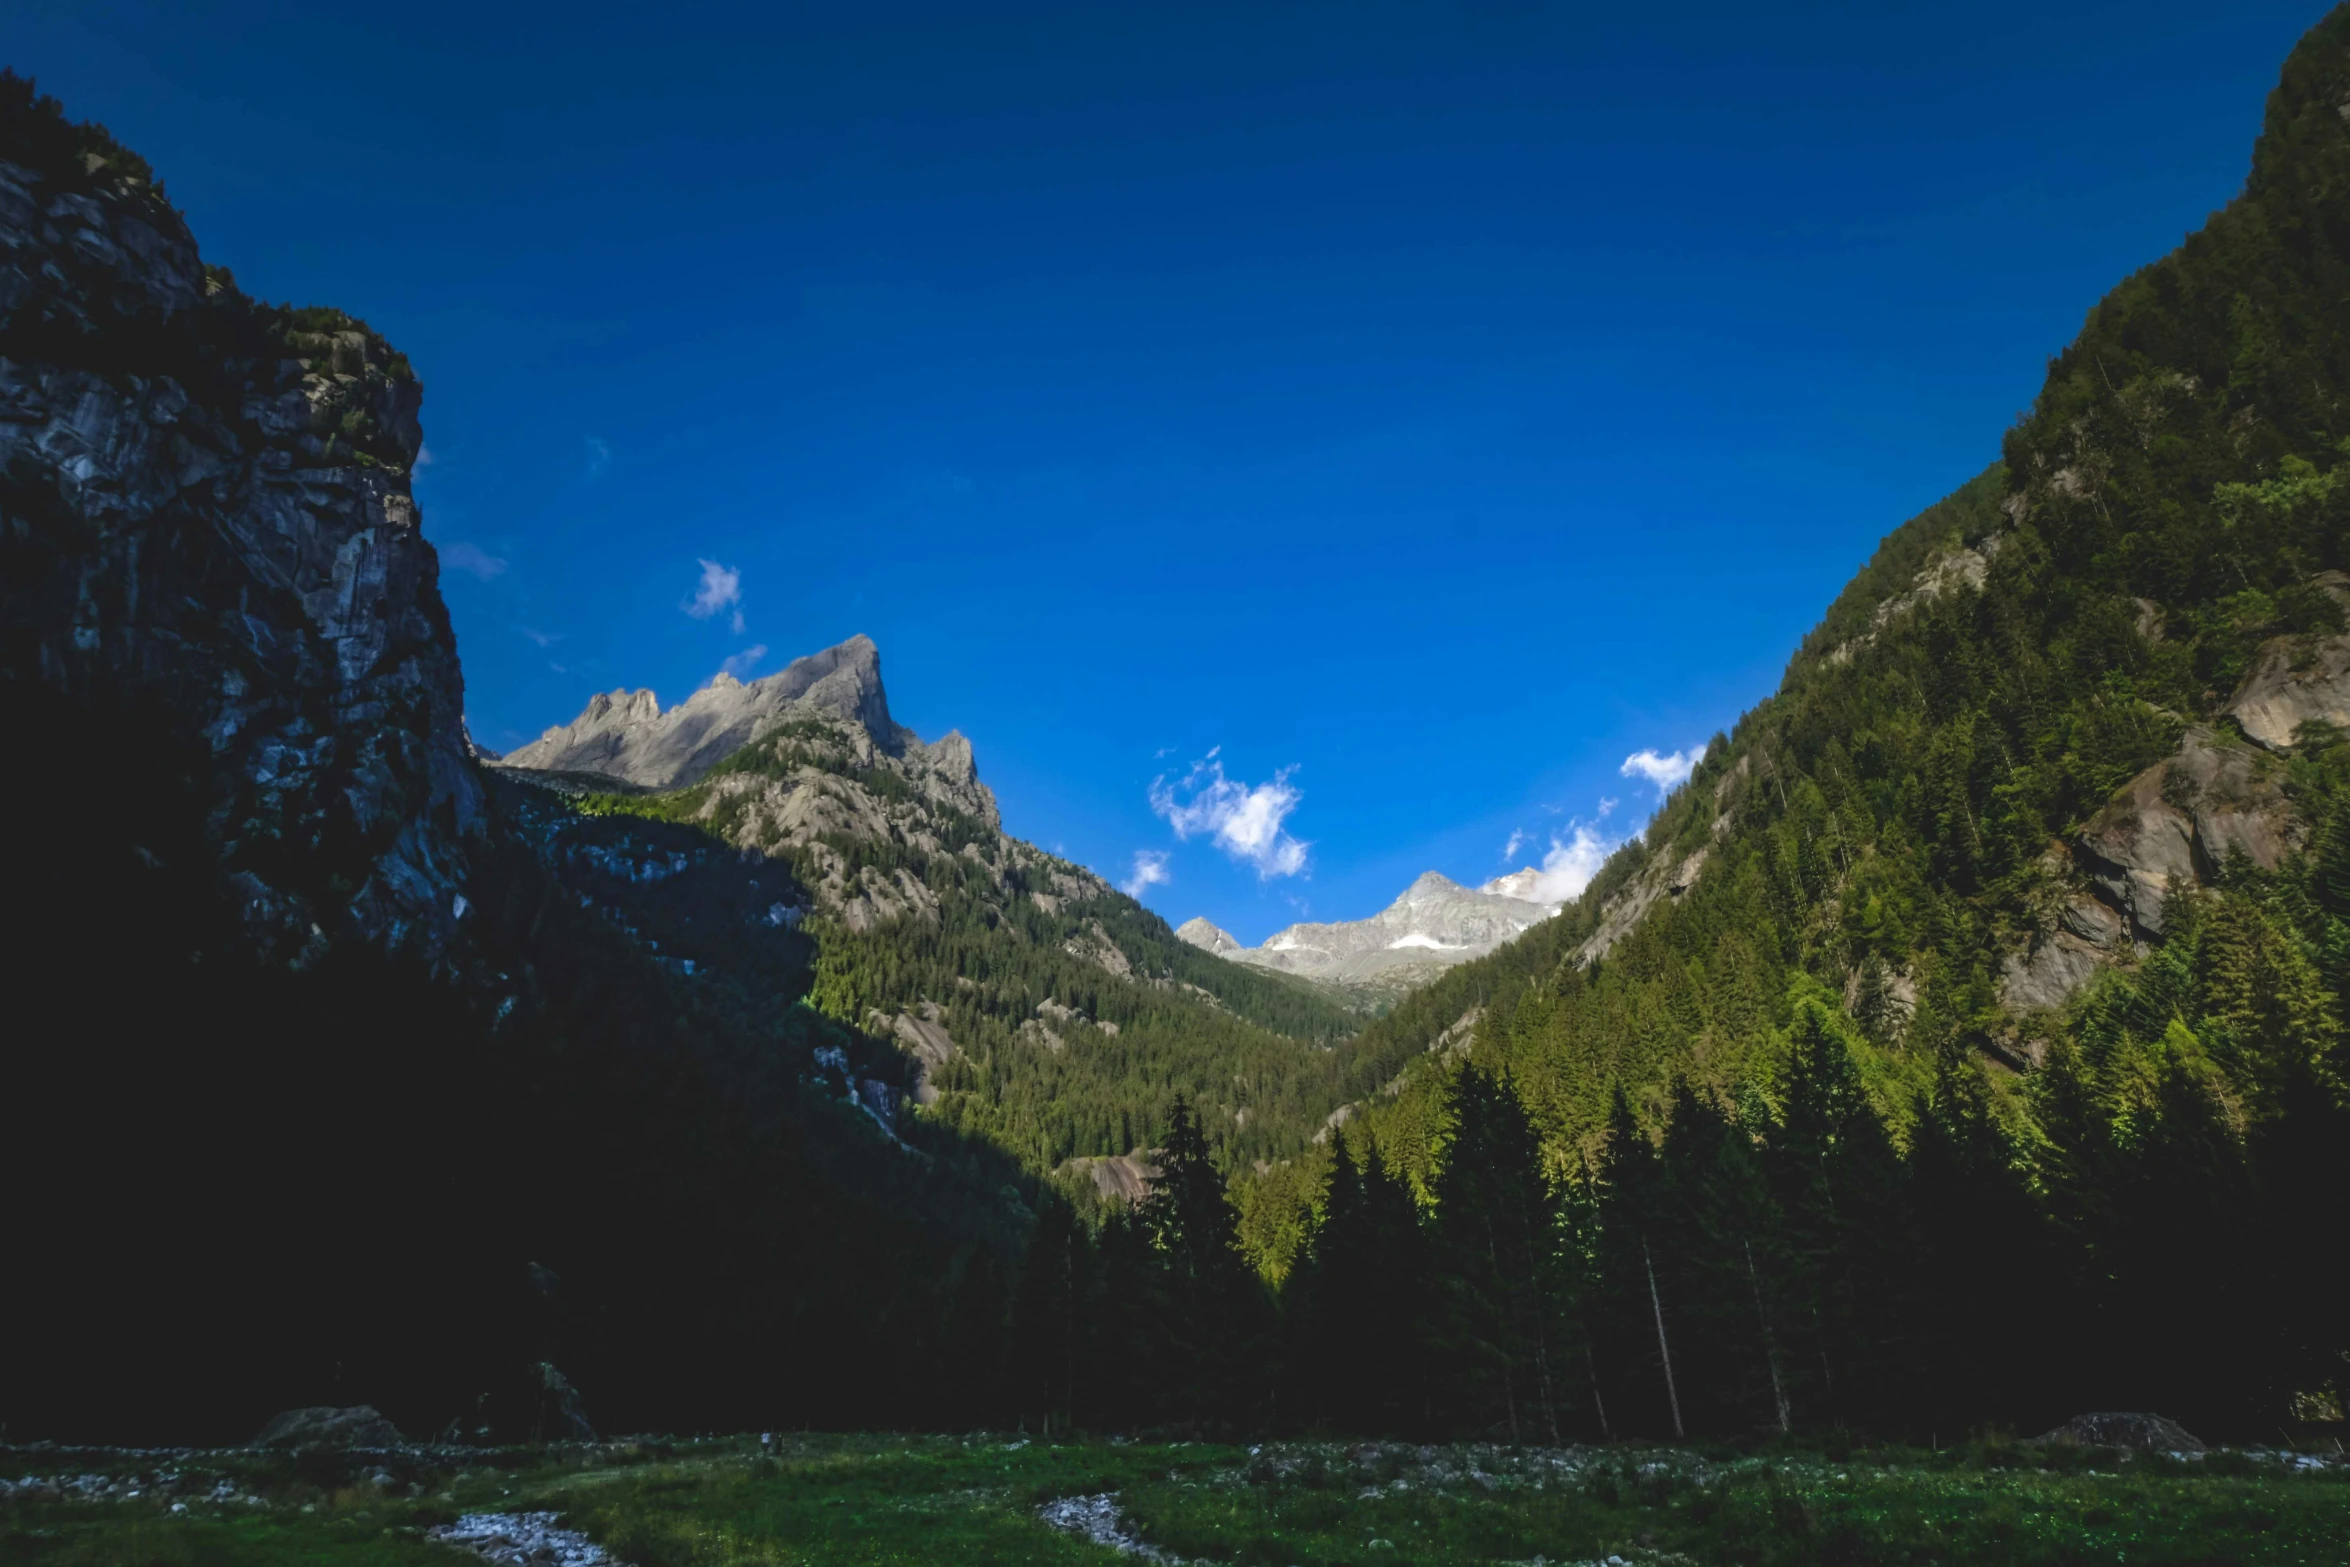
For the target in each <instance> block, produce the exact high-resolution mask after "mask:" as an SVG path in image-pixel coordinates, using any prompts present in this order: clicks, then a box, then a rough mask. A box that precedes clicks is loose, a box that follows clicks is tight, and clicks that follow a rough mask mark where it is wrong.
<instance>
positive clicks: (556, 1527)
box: [430, 1513, 626, 1567]
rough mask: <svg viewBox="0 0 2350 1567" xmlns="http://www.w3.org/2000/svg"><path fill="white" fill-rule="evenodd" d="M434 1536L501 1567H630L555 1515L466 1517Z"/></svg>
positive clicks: (477, 1514) (509, 1514)
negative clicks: (564, 1524)
mask: <svg viewBox="0 0 2350 1567" xmlns="http://www.w3.org/2000/svg"><path fill="white" fill-rule="evenodd" d="M430 1537H431V1538H432V1539H435V1540H439V1541H442V1542H443V1543H445V1544H449V1545H454V1546H457V1547H458V1548H460V1549H462V1550H468V1551H471V1552H472V1553H473V1554H474V1555H476V1556H479V1557H481V1558H482V1559H483V1560H484V1561H491V1562H496V1563H498V1564H499V1567H626V1564H625V1563H622V1562H620V1561H618V1560H616V1559H615V1558H613V1557H611V1556H608V1555H606V1554H605V1553H604V1548H603V1547H602V1546H600V1545H598V1544H597V1543H596V1542H595V1541H593V1540H591V1539H589V1538H588V1537H587V1536H586V1535H584V1534H581V1533H580V1532H579V1531H578V1530H576V1529H566V1528H564V1527H563V1526H562V1519H561V1518H560V1517H559V1516H558V1515H557V1514H554V1513H467V1514H466V1515H465V1516H464V1517H462V1518H460V1519H458V1520H457V1521H456V1522H455V1523H452V1524H443V1525H442V1526H441V1527H440V1528H438V1529H435V1530H433V1531H432V1532H431V1536H430Z"/></svg>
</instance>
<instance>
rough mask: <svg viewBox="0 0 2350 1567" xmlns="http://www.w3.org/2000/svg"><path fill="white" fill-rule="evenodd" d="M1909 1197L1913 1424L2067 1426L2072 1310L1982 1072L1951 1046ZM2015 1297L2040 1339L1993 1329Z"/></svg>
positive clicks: (1923, 1118) (1921, 1110)
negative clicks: (1914, 1279)
mask: <svg viewBox="0 0 2350 1567" xmlns="http://www.w3.org/2000/svg"><path fill="white" fill-rule="evenodd" d="M1910 1198H1911V1202H1912V1204H1913V1206H1914V1208H1915V1211H1916V1214H1917V1220H1918V1233H1919V1242H1920V1257H1919V1266H1920V1270H1921V1271H1920V1275H1919V1281H1918V1283H1919V1287H1918V1294H1917V1313H1918V1322H1919V1343H1918V1363H1919V1366H1920V1368H1921V1372H1922V1377H1921V1380H1920V1383H1919V1385H1918V1397H1917V1404H1918V1408H1917V1411H1916V1417H1915V1418H1922V1419H1923V1421H1924V1423H1925V1426H1926V1429H1927V1432H1928V1434H1929V1435H1935V1434H1944V1435H1952V1436H1955V1435H1957V1434H1959V1433H1960V1432H1963V1431H1965V1430H1966V1429H1968V1428H1969V1427H1970V1426H1972V1425H1975V1424H1979V1423H1982V1422H1984V1421H1987V1420H1988V1421H1996V1422H2003V1423H2013V1424H2016V1425H2018V1426H2020V1427H2022V1428H2023V1429H2027V1430H2039V1429H2045V1428H2046V1427H2047V1426H2049V1425H2053V1424H2055V1423H2056V1422H2057V1421H2059V1420H2061V1419H2063V1418H2065V1410H2066V1409H2067V1408H2068V1403H2067V1398H2066V1393H2065V1388H2064V1379H2065V1378H2066V1377H2067V1376H2068V1375H2069V1372H2068V1371H2067V1370H2066V1364H2067V1362H2068V1361H2069V1360H2070V1358H2071V1355H2072V1353H2073V1350H2074V1346H2075V1345H2076V1343H2077V1340H2078V1330H2077V1325H2076V1323H2075V1321H2074V1312H2073V1300H2072V1297H2071V1295H2070V1294H2069V1292H2068V1291H2067V1289H2066V1288H2065V1281H2064V1279H2063V1278H2062V1276H2061V1275H2060V1274H2058V1272H2057V1271H2056V1270H2055V1268H2054V1267H2053V1257H2052V1251H2051V1243H2052V1235H2051V1232H2050V1229H2049V1226H2048V1224H2047V1222H2046V1220H2045V1219H2044V1218H2043V1217H2042V1215H2041V1212H2040V1210H2039V1208H2038V1206H2037V1205H2036V1204H2035V1203H2034V1202H2033V1200H2032V1194H2031V1191H2030V1189H2029V1187H2028V1186H2027V1185H2026V1183H2025V1180H2024V1176H2023V1172H2022V1168H2021V1165H2020V1162H2019V1160H2018V1157H2017V1153H2016V1150H2015V1147H2014V1145H2013V1143H2012V1141H2011V1140H2010V1139H2009V1137H2008V1135H2007V1133H2006V1131H2005V1130H2004V1129H2003V1128H2002V1127H2001V1126H2000V1124H1999V1122H1998V1121H1997V1120H1996V1118H1995V1117H1994V1116H1993V1114H1992V1111H1991V1100H1990V1090H1989V1087H1988V1085H1987V1084H1986V1083H1985V1081H1984V1078H1983V1068H1982V1065H1981V1063H1980V1061H1979V1059H1978V1058H1977V1057H1976V1056H1975V1055H1974V1053H1973V1052H1972V1051H1971V1050H1969V1049H1967V1048H1966V1047H1965V1046H1964V1045H1962V1044H1959V1043H1958V1042H1956V1041H1955V1040H1954V1041H1952V1042H1950V1043H1948V1044H1946V1045H1945V1046H1944V1047H1943V1048H1942V1049H1941V1050H1940V1051H1939V1052H1938V1053H1937V1055H1936V1058H1935V1064H1934V1080H1933V1086H1932V1089H1931V1091H1930V1092H1928V1093H1927V1094H1925V1095H1923V1096H1921V1098H1920V1101H1919V1103H1918V1107H1917V1127H1916V1130H1915V1131H1914V1132H1913V1133H1912V1134H1911V1143H1910ZM2019 1299H2022V1300H2028V1301H2030V1302H2032V1303H2033V1306H2032V1311H2033V1316H2034V1318H2035V1323H2034V1330H2033V1331H2032V1332H2031V1333H2029V1334H2026V1335H2021V1336H2018V1335H2011V1334H2006V1333H2000V1332H1996V1331H1994V1330H1993V1328H1992V1324H1995V1323H1998V1322H2000V1321H2001V1320H2003V1318H2005V1317H2006V1316H2007V1315H2009V1314H2010V1313H2011V1312H2012V1310H2013V1307H2014V1303H2015V1302H2016V1301H2017V1300H2019Z"/></svg>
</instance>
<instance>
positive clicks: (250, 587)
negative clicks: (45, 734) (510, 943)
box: [0, 141, 482, 957]
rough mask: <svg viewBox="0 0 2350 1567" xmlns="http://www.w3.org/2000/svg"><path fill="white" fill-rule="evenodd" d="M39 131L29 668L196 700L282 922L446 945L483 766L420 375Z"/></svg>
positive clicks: (25, 270)
mask: <svg viewBox="0 0 2350 1567" xmlns="http://www.w3.org/2000/svg"><path fill="white" fill-rule="evenodd" d="M39 152H40V149H38V148H36V147H33V146H32V145H31V143H30V141H28V142H27V144H26V146H25V147H24V148H23V149H21V150H20V149H19V148H16V147H13V146H12V147H11V148H10V149H8V150H7V151H6V152H5V153H0V342H5V343H6V345H7V347H6V351H5V356H4V357H0V475H4V476H5V477H4V480H0V537H4V538H5V541H6V544H7V547H8V550H9V559H10V565H9V567H8V574H7V581H6V587H5V595H6V597H5V605H6V612H5V620H6V622H7V625H8V629H9V632H10V644H11V645H10V666H9V668H8V670H7V671H6V674H7V677H8V678H10V679H14V680H27V681H33V682H39V683H41V684H44V685H46V686H47V687H49V688H50V689H51V690H52V691H54V692H56V693H59V694H62V695H63V696H64V697H66V698H67V699H68V700H69V701H71V702H73V703H75V704H77V705H78V706H80V707H82V708H83V709H84V710H90V709H94V708H96V707H98V706H100V705H103V704H143V705H144V706H145V707H147V708H148V709H151V710H153V711H157V712H162V713H167V714H170V715H172V719H173V721H174V722H181V723H184V724H185V725H186V726H187V730H188V735H187V737H186V738H187V740H188V742H189V743H190V744H191V745H194V746H197V747H200V748H201V749H203V750H206V751H208V752H209V756H210V765H209V769H208V772H209V776H208V780H207V782H208V787H209V790H210V810H209V833H210V836H211V839H212V841H213V845H214V847H215V848H216V849H217V851H218V854H219V856H220V860H221V863H222V868H223V870H224V872H225V874H226V875H227V877H228V879H229V882H230V885H231V886H232V887H234V888H235V889H236V892H237V894H238V896H239V898H240V900H241V903H242V906H243V908H244V911H245V918H246V924H247V927H248V930H249V932H250V934H251V935H252V937H253V938H254V940H255V941H256V943H257V945H259V946H260V947H261V948H262V949H263V950H265V951H272V952H275V953H277V954H279V955H281V956H287V957H293V956H297V955H300V954H302V953H304V952H305V951H311V952H314V951H315V950H316V947H317V944H318V943H319V942H320V941H321V940H322V939H323V940H335V939H340V938H342V937H343V936H345V935H346V934H352V935H356V936H358V937H360V938H362V939H365V940H369V941H376V942H392V941H400V940H404V939H405V940H409V941H413V942H415V943H417V944H419V945H420V946H421V947H422V948H423V949H424V950H427V951H437V950H439V949H440V948H441V947H443V946H444V945H445V943H446V941H447V940H448V938H449V936H450V934H451V931H452V928H453V926H454V924H455V922H456V920H457V919H458V918H459V917H460V915H461V913H462V907H463V905H462V901H461V899H460V897H459V894H458V889H459V887H460V886H461V885H462V884H463V882H464V880H465V876H466V872H467V867H468V840H470V839H471V838H473V837H474V836H475V835H476V834H477V833H478V832H479V831H480V830H481V824H482V786H481V780H480V778H479V776H478V775H477V774H476V772H475V770H474V764H473V760H472V757H471V755H470V754H469V751H468V747H467V745H466V741H465V735H464V729H463V708H464V701H463V696H464V693H463V686H462V683H461V680H460V676H459V672H458V665H457V650H456V642H455V639H454V637H453V636H452V634H451V632H450V629H449V620H448V615H447V612H446V610H445V608H444V607H443V605H442V602H441V597H440V591H439V585H438V584H439V570H438V563H437V558H436V556H435V554H434V551H433V549H432V546H431V545H429V544H428V543H426V542H425V539H424V536H423V534H422V532H421V531H420V529H419V525H418V517H417V510H416V504H415V501H414V500H413V498H412V497H411V494H410V490H409V474H410V470H411V469H412V468H413V466H414V464H415V460H416V455H417V451H418V448H419V446H420V443H421V433H420V430H419V426H418V423H417V412H418V407H419V404H420V403H421V401H422V391H421V388H420V387H419V385H418V383H417V380H416V378H415V376H414V374H413V373H412V372H411V371H410V369H409V367H408V364H407V361H406V360H405V359H404V358H402V357H401V356H400V355H398V354H397V353H395V352H393V350H392V349H391V348H390V346H389V345H388V344H386V343H385V342H384V341H383V339H381V338H380V337H378V336H376V335H375V334H374V333H373V332H371V331H369V330H367V329H366V327H365V326H364V325H363V324H362V323H360V322H357V321H355V320H353V319H351V318H350V317H347V316H343V315H341V314H340V313H339V312H332V311H289V310H283V309H278V308H274V307H269V306H263V305H259V304H256V303H254V302H253V301H252V300H249V299H247V298H246V297H245V296H244V295H243V294H241V293H239V292H238V291H237V290H236V288H235V287H234V286H233V285H232V284H231V283H229V282H228V281H227V278H226V275H225V274H214V275H211V276H209V277H208V276H207V274H206V272H205V269H204V267H203V266H202V264H201V263H200V261H199V259H198V256H197V250H196V243H195V240H194V238H193V236H191V234H190V233H189V231H188V228H187V225H186V224H185V223H184V222H183V221H182V220H181V218H180V216H179V214H178V213H176V212H175V211H173V210H172V209H171V208H170V207H169V206H168V205H166V204H165V203H164V202H163V200H162V199H161V198H160V197H158V196H157V195H156V194H155V193H154V190H153V188H152V187H150V186H148V185H146V184H144V183H143V182H142V181H140V180H138V179H135V178H130V177H127V176H117V175H115V174H114V173H113V172H112V170H111V167H110V165H108V164H107V163H106V162H105V161H104V160H103V159H102V158H98V157H96V156H91V157H89V158H86V159H84V158H76V159H74V160H72V161H71V162H70V163H69V162H66V161H64V160H61V159H58V158H55V157H53V156H52V157H47V158H46V159H44V158H43V157H41V156H39V155H38V154H39ZM13 157H25V158H31V159H33V160H34V161H35V162H36V163H40V164H41V166H39V167H33V166H27V164H25V163H20V162H14V161H5V160H6V159H8V158H13Z"/></svg>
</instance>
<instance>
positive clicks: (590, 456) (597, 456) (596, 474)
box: [582, 435, 612, 482]
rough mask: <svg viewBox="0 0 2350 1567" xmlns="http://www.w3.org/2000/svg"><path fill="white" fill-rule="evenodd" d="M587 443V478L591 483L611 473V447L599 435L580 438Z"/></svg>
mask: <svg viewBox="0 0 2350 1567" xmlns="http://www.w3.org/2000/svg"><path fill="white" fill-rule="evenodd" d="M582 439H583V440H585V441H586V442H587V477H588V479H589V480H590V481H591V482H593V481H594V480H597V479H601V478H602V477H603V476H604V475H605V474H607V473H609V472H611V471H612V447H611V444H610V443H609V442H607V441H606V440H605V439H604V438H603V437H602V436H600V435H590V436H584V437H582Z"/></svg>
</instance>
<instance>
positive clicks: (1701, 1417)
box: [1651, 1079, 1792, 1435]
mask: <svg viewBox="0 0 2350 1567" xmlns="http://www.w3.org/2000/svg"><path fill="white" fill-rule="evenodd" d="M1657 1173H1658V1190H1659V1199H1660V1200H1659V1202H1658V1203H1657V1205H1656V1208H1657V1211H1656V1213H1655V1215H1654V1217H1653V1219H1652V1220H1651V1226H1652V1229H1653V1232H1654V1236H1655V1250H1656V1254H1657V1256H1658V1259H1659V1264H1660V1269H1661V1273H1662V1277H1663V1278H1664V1279H1665V1280H1666V1281H1667V1286H1666V1287H1667V1290H1668V1291H1669V1298H1670V1300H1671V1302H1672V1309H1673V1315H1674V1321H1673V1322H1672V1323H1671V1324H1670V1326H1671V1328H1672V1331H1673V1335H1674V1337H1673V1346H1674V1351H1675V1354H1676V1356H1677V1359H1678V1376H1677V1378H1676V1383H1677V1388H1678V1391H1679V1394H1680V1399H1681V1403H1682V1406H1683V1409H1684V1411H1685V1412H1686V1414H1687V1416H1688V1420H1689V1423H1690V1429H1691V1431H1692V1432H1693V1433H1695V1432H1705V1433H1711V1434H1724V1435H1728V1434H1737V1433H1743V1432H1749V1431H1759V1430H1770V1429H1777V1430H1781V1431H1784V1430H1786V1429H1788V1428H1789V1425H1790V1424H1791V1421H1792V1408H1791V1406H1790V1405H1789V1404H1788V1402H1787V1395H1786V1380H1785V1376H1784V1373H1783V1372H1782V1370H1781V1368H1780V1366H1779V1345H1778V1342H1777V1334H1776V1333H1775V1331H1774V1330H1773V1327H1772V1322H1773V1319H1774V1317H1775V1316H1776V1315H1777V1314H1778V1312H1777V1309H1776V1307H1775V1305H1774V1301H1773V1297H1775V1295H1776V1294H1777V1281H1778V1279H1779V1277H1780V1274H1781V1272H1782V1271H1783V1264H1782V1261H1781V1258H1780V1255H1779V1252H1780V1248H1779V1233H1778V1223H1777V1214H1776V1212H1775V1210H1774V1209H1773V1208H1772V1206H1771V1201H1770V1194H1769V1190H1768V1188H1767V1187H1766V1186H1765V1184H1764V1182H1763V1178H1762V1171H1761V1168H1760V1167H1759V1165H1758V1164H1757V1162H1756V1158H1755V1152H1754V1146H1753V1139H1752V1138H1751V1136H1750V1135H1749V1134H1748V1133H1747V1132H1746V1130H1745V1129H1744V1128H1743V1127H1741V1126H1740V1125H1739V1124H1738V1123H1737V1122H1735V1121H1733V1120H1732V1119H1731V1118H1730V1117H1729V1115H1728V1114H1727V1113H1726V1112H1725V1111H1724V1110H1723V1109H1722V1108H1721V1107H1720V1106H1719V1105H1717V1104H1716V1103H1715V1102H1714V1101H1712V1100H1711V1099H1708V1098H1707V1097H1705V1096H1704V1095H1703V1094H1700V1093H1699V1092H1698V1091H1697V1090H1696V1088H1695V1087H1694V1086H1692V1085H1691V1084H1690V1083H1689V1082H1688V1081H1687V1080H1686V1079H1684V1080H1682V1081H1680V1082H1679V1083H1677V1084H1676V1085H1675V1087H1674V1093H1673V1108H1672V1118H1671V1120H1670V1121H1669V1122H1667V1124H1666V1128H1665V1137H1664V1143H1663V1146H1662V1147H1661V1149H1660V1150H1659V1152H1658V1166H1657Z"/></svg>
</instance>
